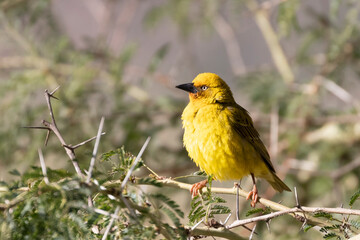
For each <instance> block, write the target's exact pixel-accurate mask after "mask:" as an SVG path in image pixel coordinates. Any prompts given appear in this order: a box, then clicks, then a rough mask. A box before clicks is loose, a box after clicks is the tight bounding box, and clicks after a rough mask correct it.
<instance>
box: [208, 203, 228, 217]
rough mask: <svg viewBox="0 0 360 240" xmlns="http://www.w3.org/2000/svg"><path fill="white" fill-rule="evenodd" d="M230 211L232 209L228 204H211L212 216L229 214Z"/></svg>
mask: <svg viewBox="0 0 360 240" xmlns="http://www.w3.org/2000/svg"><path fill="white" fill-rule="evenodd" d="M230 212H231V210H230V208H228V207H227V206H223V205H214V206H211V211H210V217H213V216H214V215H215V214H228V213H230Z"/></svg>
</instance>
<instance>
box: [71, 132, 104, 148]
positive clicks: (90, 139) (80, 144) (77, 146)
mask: <svg viewBox="0 0 360 240" xmlns="http://www.w3.org/2000/svg"><path fill="white" fill-rule="evenodd" d="M105 134H106V132H102V133H101V136H102V135H105ZM96 138H97V136H95V137H92V138H89V139H88V140H85V141H83V142H81V143H79V144H76V145H74V146H71V145H69V146H64V147H66V148H70V149H77V148H79V147H81V146H83V145H85V144H86V143H88V142H91V141H92V140H94V139H96Z"/></svg>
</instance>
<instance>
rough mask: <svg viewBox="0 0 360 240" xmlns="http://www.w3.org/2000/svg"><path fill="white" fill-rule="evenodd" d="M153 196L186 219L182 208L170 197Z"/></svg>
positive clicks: (158, 194) (157, 194) (162, 195)
mask: <svg viewBox="0 0 360 240" xmlns="http://www.w3.org/2000/svg"><path fill="white" fill-rule="evenodd" d="M151 196H152V197H154V198H156V199H158V200H160V201H162V202H163V203H165V204H166V205H168V206H169V207H170V208H171V209H172V210H174V211H175V212H176V213H177V214H178V215H179V217H182V218H183V217H184V213H183V212H182V211H181V209H180V206H179V205H178V204H177V203H176V202H174V201H173V200H171V199H170V198H169V197H167V196H165V195H164V194H161V193H156V194H152V195H151Z"/></svg>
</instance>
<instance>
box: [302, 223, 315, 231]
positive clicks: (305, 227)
mask: <svg viewBox="0 0 360 240" xmlns="http://www.w3.org/2000/svg"><path fill="white" fill-rule="evenodd" d="M313 227H314V225H310V224H305V226H304V228H303V230H304V232H307V231H309V230H310V229H311V228H313Z"/></svg>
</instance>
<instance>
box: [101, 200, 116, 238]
mask: <svg viewBox="0 0 360 240" xmlns="http://www.w3.org/2000/svg"><path fill="white" fill-rule="evenodd" d="M119 211H120V207H119V206H117V207H116V209H115V213H114V215H115V216H117V215H118V214H119ZM114 220H115V218H114V217H113V216H111V219H110V222H109V224H108V225H107V227H106V230H105V232H104V235H103V237H102V238H101V239H102V240H105V239H106V238H107V235H108V234H109V232H110V229H111V226H112V225H113V223H114Z"/></svg>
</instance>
